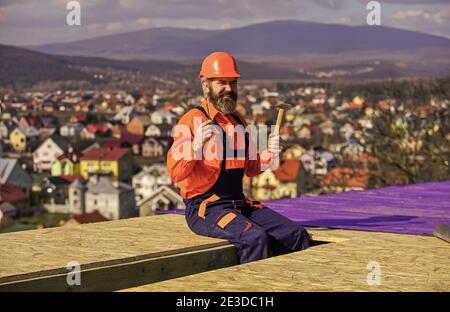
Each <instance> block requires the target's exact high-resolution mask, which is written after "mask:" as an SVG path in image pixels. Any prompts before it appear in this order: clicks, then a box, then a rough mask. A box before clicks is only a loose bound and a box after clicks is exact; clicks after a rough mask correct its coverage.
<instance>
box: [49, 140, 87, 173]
mask: <svg viewBox="0 0 450 312" xmlns="http://www.w3.org/2000/svg"><path fill="white" fill-rule="evenodd" d="M80 157H81V153H77V152H75V151H74V149H73V147H72V146H69V147H68V149H67V151H66V152H65V153H64V154H62V155H60V156H58V158H57V159H55V160H54V161H53V162H52V164H51V175H52V176H76V175H80Z"/></svg>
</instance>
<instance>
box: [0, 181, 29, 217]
mask: <svg viewBox="0 0 450 312" xmlns="http://www.w3.org/2000/svg"><path fill="white" fill-rule="evenodd" d="M6 203H8V204H10V205H12V206H14V208H15V215H19V216H24V215H28V214H30V213H31V211H30V208H29V205H28V195H27V194H26V193H25V192H23V191H22V189H21V188H20V187H19V186H17V185H14V184H10V183H4V184H0V205H2V206H4V207H5V204H6ZM11 213H12V212H11Z"/></svg>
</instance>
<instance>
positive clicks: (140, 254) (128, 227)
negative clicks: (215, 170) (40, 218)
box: [0, 215, 228, 283]
mask: <svg viewBox="0 0 450 312" xmlns="http://www.w3.org/2000/svg"><path fill="white" fill-rule="evenodd" d="M227 244H228V242H226V241H224V240H219V239H212V238H208V237H203V236H198V235H195V234H194V233H192V232H191V231H190V230H189V228H188V227H187V226H186V221H185V220H184V217H182V216H175V215H164V216H151V217H143V218H133V219H124V220H118V221H110V222H102V223H94V224H87V225H76V226H70V227H60V228H50V229H41V230H31V231H24V232H15V233H5V234H0V283H4V282H10V281H17V280H21V279H27V278H34V277H39V276H47V275H50V274H58V273H67V272H68V271H67V269H66V266H67V264H68V263H69V262H71V261H77V262H79V263H80V264H81V269H82V270H83V269H88V268H94V267H99V266H106V265H114V264H120V263H125V262H130V261H137V260H142V259H149V258H152V257H161V256H166V255H171V254H176V253H182V252H189V251H196V250H202V249H207V248H211V247H216V246H222V245H227Z"/></svg>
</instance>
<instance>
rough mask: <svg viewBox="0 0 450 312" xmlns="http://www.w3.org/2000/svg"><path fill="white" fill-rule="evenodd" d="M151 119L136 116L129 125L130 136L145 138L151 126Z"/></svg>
mask: <svg viewBox="0 0 450 312" xmlns="http://www.w3.org/2000/svg"><path fill="white" fill-rule="evenodd" d="M151 123H152V122H151V120H150V117H149V116H147V115H139V116H135V117H134V118H133V119H131V121H130V123H128V125H127V132H128V133H130V134H136V135H141V136H144V134H145V130H146V129H147V127H148V126H149V125H151Z"/></svg>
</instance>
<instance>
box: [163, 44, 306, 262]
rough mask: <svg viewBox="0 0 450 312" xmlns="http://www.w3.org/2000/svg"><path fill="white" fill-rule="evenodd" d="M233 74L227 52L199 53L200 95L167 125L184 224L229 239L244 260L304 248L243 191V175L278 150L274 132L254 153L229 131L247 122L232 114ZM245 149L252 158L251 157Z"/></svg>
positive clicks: (291, 225) (292, 228)
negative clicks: (200, 98) (202, 55)
mask: <svg viewBox="0 0 450 312" xmlns="http://www.w3.org/2000/svg"><path fill="white" fill-rule="evenodd" d="M239 77H240V74H239V72H238V70H237V66H236V61H235V59H234V58H233V56H231V55H230V54H228V53H225V52H214V53H212V54H210V55H209V56H207V57H206V58H205V60H204V61H203V64H202V67H201V71H200V76H199V78H200V80H201V85H202V88H203V92H204V94H205V100H204V101H203V102H202V104H201V106H198V107H196V109H192V110H190V111H189V112H187V113H186V114H185V115H184V116H182V118H181V119H180V121H179V123H178V125H177V126H176V127H175V128H174V143H173V145H172V147H171V149H170V151H169V153H168V155H167V167H168V171H169V174H170V176H171V178H172V179H173V180H174V181H175V182H177V183H178V186H179V187H180V189H181V195H182V197H183V198H184V203H185V205H186V221H187V224H188V226H189V228H190V229H191V230H192V231H193V232H195V233H197V234H199V235H205V236H209V237H215V238H222V239H227V240H229V241H230V242H231V243H233V244H234V245H235V246H236V248H237V250H238V253H239V257H240V262H241V263H246V262H250V261H255V260H259V259H264V258H267V257H270V256H271V255H275V254H281V253H286V252H290V251H297V250H302V249H305V248H307V247H309V244H310V238H309V235H308V233H307V232H306V231H305V229H304V228H303V227H302V226H300V225H299V224H297V223H295V222H294V221H292V220H290V219H288V218H286V217H284V216H282V215H280V214H279V213H277V212H275V211H273V210H272V209H270V208H268V207H266V206H263V205H261V204H260V203H259V202H257V201H252V200H248V199H246V198H245V196H244V194H243V181H242V180H243V177H244V174H245V175H247V176H248V177H253V176H256V175H258V174H260V173H261V172H262V171H263V169H264V167H267V166H268V164H270V163H273V160H274V159H275V158H278V154H279V153H280V151H281V150H280V146H279V136H277V135H271V136H270V137H269V141H268V149H267V150H266V151H265V152H263V153H261V155H260V153H257V152H254V151H255V149H254V146H253V145H252V142H251V140H250V138H249V137H248V136H247V135H245V140H239V139H236V138H233V136H236V133H237V132H238V131H235V132H233V134H232V135H230V133H229V129H230V127H231V128H232V129H235V128H237V127H239V126H241V127H243V128H245V127H246V126H247V125H246V123H245V120H244V119H243V118H242V117H241V116H240V115H239V114H238V113H237V112H236V100H237V79H238V78H239ZM229 142H233V143H234V144H231V145H233V146H231V147H230V144H229ZM242 142H244V143H242ZM239 143H241V145H240V146H239ZM243 144H244V145H245V146H243ZM252 148H253V150H252ZM250 150H252V151H253V154H252V155H254V156H255V157H250ZM208 151H209V152H208ZM263 154H264V155H263ZM211 155H214V156H215V157H211ZM237 155H240V156H237ZM264 156H266V157H264Z"/></svg>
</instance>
